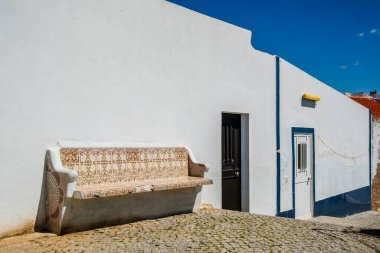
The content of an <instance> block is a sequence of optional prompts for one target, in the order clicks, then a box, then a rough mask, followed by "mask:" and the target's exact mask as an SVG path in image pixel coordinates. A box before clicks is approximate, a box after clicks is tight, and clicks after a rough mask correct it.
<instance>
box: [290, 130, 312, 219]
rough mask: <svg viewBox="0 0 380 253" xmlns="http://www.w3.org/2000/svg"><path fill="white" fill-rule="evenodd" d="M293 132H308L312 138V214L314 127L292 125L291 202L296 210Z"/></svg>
mask: <svg viewBox="0 0 380 253" xmlns="http://www.w3.org/2000/svg"><path fill="white" fill-rule="evenodd" d="M295 134H310V135H311V139H312V151H313V152H312V162H313V164H312V168H311V170H312V173H313V183H312V184H313V199H312V202H313V214H312V215H313V216H314V212H315V138H314V128H305V127H292V135H291V136H292V202H293V210H294V212H295V210H296V184H295V179H296V176H295V175H296V174H295V173H296V172H295V169H296V168H295V167H296V165H295V153H294V152H295V150H294V135H295Z"/></svg>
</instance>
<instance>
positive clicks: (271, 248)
mask: <svg viewBox="0 0 380 253" xmlns="http://www.w3.org/2000/svg"><path fill="white" fill-rule="evenodd" d="M10 239H13V240H15V241H16V242H15V243H8V244H7V243H4V240H3V242H1V241H0V247H1V248H0V252H7V253H9V252H284V251H286V252H380V238H379V237H375V236H370V235H366V234H361V233H360V231H359V230H355V229H354V228H348V227H343V226H336V225H331V224H325V223H318V222H310V221H300V220H293V219H285V218H276V217H269V216H263V215H254V214H247V213H240V212H233V211H226V210H220V209H214V210H202V211H199V212H195V213H192V214H184V215H177V216H172V217H168V218H162V219H157V220H146V221H141V222H135V223H131V224H126V225H120V226H115V227H107V228H101V229H95V230H91V231H86V232H80V233H73V234H68V235H64V236H43V237H36V238H34V239H31V240H26V239H17V237H14V238H10ZM5 240H7V239H5ZM8 240H9V239H8ZM1 245H3V246H1ZM4 245H5V246H4Z"/></svg>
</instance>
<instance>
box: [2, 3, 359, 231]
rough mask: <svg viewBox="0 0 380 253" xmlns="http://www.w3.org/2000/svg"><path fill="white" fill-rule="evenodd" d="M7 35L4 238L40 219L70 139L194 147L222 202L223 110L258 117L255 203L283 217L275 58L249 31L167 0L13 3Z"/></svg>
mask: <svg viewBox="0 0 380 253" xmlns="http://www.w3.org/2000/svg"><path fill="white" fill-rule="evenodd" d="M0 33H1V36H2V39H1V40H0V49H1V50H0V66H1V67H0V108H1V109H0V129H1V131H0V140H1V145H0V160H1V161H2V163H1V165H0V173H1V177H0V199H1V202H0V236H2V235H5V234H9V233H13V232H17V231H20V230H23V229H29V228H31V227H33V225H34V222H35V219H36V216H37V210H38V205H39V202H40V196H41V190H43V189H42V178H43V173H42V172H43V165H44V156H45V151H46V148H47V147H48V146H51V145H56V144H57V141H62V140H66V141H126V142H128V141H146V142H165V143H174V144H176V145H178V144H180V145H181V144H182V145H186V146H188V147H190V148H191V149H192V150H193V152H194V154H195V156H196V157H197V159H198V160H199V161H201V162H205V163H208V164H209V165H210V170H209V172H207V174H206V177H210V178H212V179H214V184H213V185H212V186H206V187H205V188H204V192H203V199H202V201H203V202H208V203H211V204H213V205H214V206H216V207H220V206H221V161H220V159H221V154H220V150H221V144H220V142H221V113H222V112H223V111H227V112H241V113H247V114H249V136H250V140H249V173H250V185H249V198H250V201H249V209H250V211H251V212H256V213H263V214H269V215H274V214H275V208H276V207H275V206H276V201H275V199H276V159H275V158H276V154H275V148H276V147H275V143H276V141H275V134H274V133H275V59H274V57H273V56H270V55H267V54H264V53H261V52H258V51H256V50H254V49H253V48H252V47H251V44H250V41H251V33H250V32H249V31H247V30H244V29H241V28H238V27H235V26H232V25H229V24H227V23H224V22H221V21H218V20H215V19H212V18H209V17H206V16H203V15H200V14H198V13H195V12H192V11H189V10H186V9H184V8H181V7H179V6H177V5H174V4H171V3H167V2H166V1H161V0H149V1H140V0H128V1H122V0H114V1H111V2H109V1H90V0H82V1H52V0H35V1H22V0H12V1H11V0H9V1H8V0H3V1H1V2H0ZM358 110H360V109H358ZM263 193H265V194H263ZM322 195H323V194H322Z"/></svg>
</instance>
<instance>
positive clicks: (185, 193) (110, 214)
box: [45, 146, 213, 234]
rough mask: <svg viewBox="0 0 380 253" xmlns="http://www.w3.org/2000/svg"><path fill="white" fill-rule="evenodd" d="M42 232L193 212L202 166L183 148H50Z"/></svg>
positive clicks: (202, 181) (197, 201)
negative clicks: (44, 225) (45, 229)
mask: <svg viewBox="0 0 380 253" xmlns="http://www.w3.org/2000/svg"><path fill="white" fill-rule="evenodd" d="M45 159H46V162H45V165H46V174H45V177H46V202H45V203H46V208H45V210H46V215H45V222H46V228H47V230H49V231H51V232H53V233H56V234H62V233H65V231H66V232H67V231H81V230H85V229H92V228H95V227H99V226H105V225H115V224H119V223H123V222H130V221H134V220H138V219H144V218H149V219H150V218H155V217H163V216H165V215H172V214H178V213H186V212H191V211H194V210H197V209H198V208H199V205H200V201H201V190H202V186H203V185H208V184H212V183H213V182H212V179H207V178H204V174H205V172H206V171H207V165H206V164H203V163H198V162H197V161H196V160H195V158H194V156H193V154H192V152H191V150H190V149H188V148H186V147H133V146H131V147H128V146H127V147H86V146H85V147H54V148H51V149H49V150H48V151H47V153H46V157H45Z"/></svg>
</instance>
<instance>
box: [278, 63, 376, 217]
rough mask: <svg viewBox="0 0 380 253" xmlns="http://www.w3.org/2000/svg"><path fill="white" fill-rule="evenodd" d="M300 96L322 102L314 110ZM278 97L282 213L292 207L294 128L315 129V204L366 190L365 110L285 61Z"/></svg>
mask: <svg viewBox="0 0 380 253" xmlns="http://www.w3.org/2000/svg"><path fill="white" fill-rule="evenodd" d="M304 93H311V94H315V95H318V96H320V97H321V100H320V101H318V102H316V107H315V108H312V107H305V106H302V105H301V102H302V95H303V94H304ZM280 94H281V95H280V98H281V99H280V105H281V111H280V119H281V131H280V135H281V150H280V153H281V184H280V186H281V211H286V210H291V209H292V208H293V205H292V184H293V181H292V170H293V168H292V133H291V128H292V127H305V128H314V135H315V201H316V202H318V201H323V200H326V199H329V198H331V197H333V196H337V195H341V194H344V193H348V192H351V191H354V190H357V189H362V188H363V187H368V185H369V156H368V154H369V153H368V151H369V112H368V109H367V108H365V107H363V106H361V105H360V104H358V103H356V102H354V101H352V100H351V99H350V98H348V97H346V96H345V95H343V94H341V93H339V92H337V91H336V90H334V89H332V88H331V87H329V86H327V85H325V84H323V83H321V82H320V81H318V80H316V79H315V78H313V77H311V76H310V75H308V74H306V73H304V72H302V71H301V70H299V69H298V68H296V67H295V66H293V65H292V64H290V63H288V62H286V61H284V60H281V62H280ZM353 157H356V158H353ZM368 188H369V187H368ZM363 190H366V188H364V189H363ZM368 193H369V192H368ZM367 197H368V199H369V194H368V196H367ZM334 205H336V204H334ZM336 206H337V205H336Z"/></svg>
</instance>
